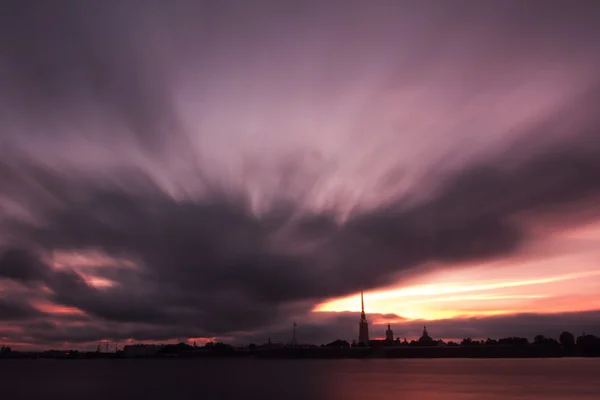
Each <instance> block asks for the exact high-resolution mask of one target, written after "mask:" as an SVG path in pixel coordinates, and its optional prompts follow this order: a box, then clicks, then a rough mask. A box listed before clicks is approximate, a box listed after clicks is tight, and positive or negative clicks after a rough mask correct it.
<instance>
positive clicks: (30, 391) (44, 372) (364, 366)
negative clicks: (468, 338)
mask: <svg viewBox="0 0 600 400" xmlns="http://www.w3.org/2000/svg"><path fill="white" fill-rule="evenodd" d="M598 371H600V359H527V360H490V359H488V360H449V359H444V360H441V359H440V360H414V359H413V360H402V359H396V360H296V361H292V360H290V361H286V360H277V361H274V360H256V361H254V360H213V361H209V360H64V361H60V360H37V361H34V360H5V361H2V362H0V382H1V386H2V387H0V392H1V393H2V394H3V395H6V397H4V396H2V398H3V399H4V398H6V399H25V400H27V399H64V400H70V399H84V398H85V399H92V400H96V399H199V398H203V399H254V398H257V399H332V400H342V399H344V400H352V399H361V400H364V399H369V400H378V399H390V398H394V399H415V400H442V399H443V400H459V399H460V400H469V399H473V400H475V399H476V400H486V399H490V400H500V399H527V400H534V399H535V400H538V399H539V400H542V399H543V400H546V399H573V400H581V399H590V400H591V399H594V400H598V399H599V398H600V374H599V372H598Z"/></svg>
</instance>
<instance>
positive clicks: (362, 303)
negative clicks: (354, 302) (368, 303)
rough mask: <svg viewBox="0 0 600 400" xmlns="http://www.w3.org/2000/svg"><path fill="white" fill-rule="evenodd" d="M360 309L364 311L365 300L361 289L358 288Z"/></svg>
mask: <svg viewBox="0 0 600 400" xmlns="http://www.w3.org/2000/svg"><path fill="white" fill-rule="evenodd" d="M360 310H361V312H362V313H363V314H364V313H365V300H364V297H363V290H362V289H360Z"/></svg>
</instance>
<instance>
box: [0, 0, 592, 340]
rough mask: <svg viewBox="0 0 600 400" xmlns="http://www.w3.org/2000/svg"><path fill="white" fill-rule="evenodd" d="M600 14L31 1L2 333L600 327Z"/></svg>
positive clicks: (6, 61) (6, 155)
mask: <svg viewBox="0 0 600 400" xmlns="http://www.w3.org/2000/svg"><path fill="white" fill-rule="evenodd" d="M599 18H600V5H599V4H598V2H595V1H584V0H582V1H578V2H570V1H566V0H564V1H563V0H559V1H554V2H551V3H549V2H546V1H541V0H540V1H538V0H529V1H512V0H507V1H502V2H497V1H490V0H477V1H475V0H472V1H467V0H452V1H442V0H439V1H438V0H425V1H383V0H382V1H371V2H362V1H353V0H350V1H318V2H317V1H314V2H313V1H302V2H299V1H298V2H294V1H262V0H257V1H253V2H239V1H227V0H225V1H186V0H178V1H167V0H165V1H160V0H146V1H142V0H126V1H116V0H114V1H113V0H108V1H103V2H95V3H90V2H80V1H75V0H57V1H54V2H39V1H34V0H31V1H29V0H19V1H17V0H14V1H13V0H9V1H7V2H5V6H4V7H3V12H2V13H1V14H0V36H1V37H2V38H3V39H2V41H1V43H0V87H2V91H0V210H1V212H0V290H1V291H0V342H1V343H3V344H7V345H10V346H11V347H14V348H17V349H29V348H32V349H33V348H82V349H84V348H85V349H88V348H89V349H95V347H96V344H97V343H98V342H99V341H106V340H109V341H113V342H114V341H119V342H120V343H146V342H165V343H166V342H175V341H187V342H190V343H191V342H193V341H199V342H200V343H203V342H206V341H209V340H219V341H226V342H231V343H239V344H247V343H250V342H255V343H264V342H266V341H267V339H268V338H271V339H272V340H274V341H288V340H290V339H291V335H292V324H293V322H294V321H295V322H296V323H297V324H298V330H297V332H298V340H299V341H301V342H308V343H326V342H330V341H333V340H335V339H338V338H341V339H345V340H349V341H350V340H353V339H356V337H357V335H358V320H359V312H360V299H359V297H360V295H359V293H360V291H361V290H364V292H365V308H366V310H365V311H366V313H367V318H368V319H369V322H370V330H371V336H372V337H374V338H377V337H383V336H384V331H385V329H386V328H387V324H388V323H389V324H391V325H392V329H393V330H394V334H395V336H397V337H401V338H405V337H406V338H409V340H410V339H414V338H418V337H419V336H420V333H421V330H422V328H423V325H427V327H428V330H429V333H430V334H431V335H432V336H433V337H435V338H444V339H447V340H449V339H456V340H460V339H461V338H463V337H473V338H487V337H496V338H498V337H505V336H526V337H529V338H532V337H533V336H534V335H536V334H538V333H540V334H545V335H548V336H553V337H557V336H558V335H559V334H560V332H562V331H564V330H568V331H572V332H573V333H575V334H581V333H582V332H586V333H596V334H600V322H599V321H600V297H598V293H600V265H599V264H598V260H600V246H599V245H598V244H600V185H599V184H598V182H600V132H599V130H600V77H599V76H598V73H597V71H599V70H600V46H599V45H598V40H597V38H598V37H599V36H600V27H599V26H598V24H597V21H598V20H599Z"/></svg>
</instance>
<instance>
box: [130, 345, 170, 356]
mask: <svg viewBox="0 0 600 400" xmlns="http://www.w3.org/2000/svg"><path fill="white" fill-rule="evenodd" d="M164 347H165V346H163V345H158V344H131V345H127V346H124V347H123V355H124V356H126V357H150V356H155V355H156V354H158V352H159V351H160V350H162V349H163V348H164Z"/></svg>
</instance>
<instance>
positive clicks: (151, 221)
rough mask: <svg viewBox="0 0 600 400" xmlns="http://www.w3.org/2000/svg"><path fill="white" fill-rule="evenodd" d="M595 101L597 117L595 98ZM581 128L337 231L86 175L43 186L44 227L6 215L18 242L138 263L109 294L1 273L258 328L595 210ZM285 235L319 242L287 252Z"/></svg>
mask: <svg viewBox="0 0 600 400" xmlns="http://www.w3.org/2000/svg"><path fill="white" fill-rule="evenodd" d="M592 99H593V100H594V101H596V100H597V98H596V97H592ZM589 100H590V98H587V101H588V102H587V104H586V105H585V106H586V107H588V110H589V111H590V113H591V112H592V111H594V110H596V109H597V106H598V104H597V102H589ZM577 104H579V103H577ZM579 106H581V107H583V105H581V104H579ZM580 122H581V120H578V121H577V123H573V124H572V125H570V126H571V128H572V131H571V132H569V133H570V134H571V137H572V138H573V139H572V140H570V141H569V142H558V143H551V144H548V145H543V146H542V145H540V146H538V148H536V149H533V150H529V155H528V157H526V158H524V159H521V160H519V161H514V162H510V161H509V162H510V164H503V163H502V160H511V157H512V156H514V155H517V154H518V151H519V149H522V148H523V147H522V146H521V147H520V148H519V149H517V150H515V151H510V152H507V153H503V154H500V155H498V156H497V157H495V158H491V159H489V160H487V161H485V162H483V163H481V164H479V165H474V166H471V167H468V168H466V169H464V170H462V171H459V172H458V173H456V174H455V175H454V176H450V177H447V178H446V179H445V180H444V182H442V184H441V185H440V186H439V187H438V188H437V189H436V190H435V191H434V192H433V193H432V195H431V196H430V197H429V198H428V199H425V200H423V201H420V202H417V203H409V202H408V201H406V200H400V201H398V202H396V203H395V204H393V205H391V206H386V207H382V208H380V209H377V210H374V211H368V212H355V213H354V214H353V215H352V216H351V217H350V219H349V220H348V221H346V222H345V223H343V224H338V223H334V222H333V219H332V218H331V217H330V216H328V215H307V216H306V217H300V218H298V217H297V216H296V217H294V215H293V214H289V213H288V214H286V215H288V216H289V217H288V219H287V220H285V219H284V221H285V222H281V223H277V224H272V223H271V221H269V219H268V218H267V220H266V221H264V220H263V219H262V217H261V216H259V215H256V214H253V213H251V212H250V210H249V205H248V202H247V201H244V200H243V197H238V198H234V199H229V198H226V197H221V196H215V197H210V198H208V199H207V200H204V201H175V200H174V199H172V198H171V197H170V196H169V195H167V194H166V193H164V192H162V191H161V190H159V189H158V188H157V187H156V186H153V185H151V184H139V182H143V181H144V180H142V179H139V176H137V175H129V176H135V177H136V179H135V181H136V182H138V184H137V185H133V184H132V185H129V186H128V185H127V178H125V182H124V183H125V184H124V185H120V184H116V183H115V184H110V183H106V182H105V183H104V184H103V185H98V186H95V185H93V184H91V182H92V181H90V182H88V183H87V185H84V186H82V187H79V188H78V194H79V195H78V196H65V195H64V192H61V193H53V192H52V189H48V190H50V192H51V193H50V194H51V196H50V198H53V199H55V200H56V199H58V202H55V203H51V204H52V205H51V206H49V207H47V208H44V207H43V203H42V204H40V206H41V211H42V213H41V215H43V223H42V224H41V225H40V224H37V225H27V224H24V223H23V222H18V221H16V220H15V221H5V224H7V226H9V227H10V229H11V230H12V231H13V232H14V234H15V235H17V237H20V239H21V242H26V241H30V242H31V243H32V244H33V243H35V244H36V245H38V246H41V247H42V248H43V249H47V250H49V249H55V250H56V249H62V250H82V249H90V248H96V249H101V250H102V251H105V252H107V253H109V254H113V255H121V256H128V257H131V258H133V259H136V260H139V263H140V268H139V269H138V270H135V271H134V270H131V271H128V272H127V273H125V274H123V275H122V276H121V280H120V281H118V282H117V285H116V286H115V287H113V288H104V289H97V288H94V287H91V286H89V285H88V284H87V283H86V282H85V281H84V280H83V278H81V277H80V276H79V275H78V274H77V273H76V272H74V271H54V272H52V273H50V272H48V271H49V270H48V271H46V272H43V270H42V269H41V268H40V262H41V261H36V260H35V259H34V258H32V257H31V256H29V255H27V254H26V253H23V252H22V251H15V250H12V251H9V252H7V253H5V256H4V258H3V260H5V261H4V262H3V263H2V269H1V271H2V273H3V276H5V277H6V278H10V279H14V280H19V279H20V280H27V279H29V280H31V279H39V277H42V276H47V278H46V282H47V284H48V285H49V287H50V288H51V289H52V290H53V292H54V294H53V296H52V300H53V301H56V302H58V303H60V304H65V305H69V306H74V307H77V308H79V309H81V310H83V311H84V312H86V313H88V314H89V315H91V316H95V317H99V318H102V319H104V320H106V321H119V322H138V323H150V324H154V325H163V326H168V325H173V326H177V327H186V326H187V327H189V329H190V330H197V331H198V333H200V332H202V333H204V334H205V335H207V336H213V335H225V334H229V333H232V332H235V331H245V330H257V329H260V328H261V327H264V326H270V325H272V324H275V323H277V321H278V320H279V321H281V320H282V318H283V320H287V318H286V316H287V315H302V314H304V313H305V312H307V311H308V310H309V309H310V307H311V306H312V304H314V303H315V302H317V301H319V300H323V299H326V298H328V297H333V296H338V295H344V294H348V293H352V292H354V291H356V290H358V289H359V288H361V286H362V287H365V288H369V287H375V286H377V285H379V284H384V283H388V282H390V280H391V279H392V278H393V277H394V276H395V275H396V274H398V273H403V272H405V271H407V270H413V269H415V268H416V267H418V266H419V265H421V264H423V263H425V262H427V261H431V260H437V261H442V262H446V263H449V264H451V263H456V262H461V261H473V260H482V259H489V258H497V257H501V256H504V255H508V254H511V253H513V252H514V251H516V250H517V249H518V247H519V246H521V245H523V244H524V242H525V240H526V239H527V226H526V225H524V222H523V221H521V220H520V217H521V216H527V217H531V216H533V217H535V216H536V215H541V216H543V218H545V219H549V220H552V216H553V213H558V215H559V216H560V222H561V223H565V221H564V220H563V219H564V218H563V217H564V216H565V214H564V213H565V212H567V213H569V212H572V211H573V210H575V211H577V207H584V210H586V211H589V210H590V208H589V204H591V203H593V202H595V201H598V199H599V197H600V189H599V187H598V185H597V182H598V181H600V157H599V155H600V152H599V151H598V150H599V149H598V143H597V136H596V132H597V131H596V128H597V126H598V125H597V121H596V120H595V119H594V118H592V119H588V120H585V121H583V122H584V124H583V125H581V124H580ZM521 145H522V143H521ZM28 168H30V166H29V165H28V164H21V165H20V166H19V168H18V170H19V171H21V173H26V171H27V170H28ZM33 169H34V170H35V166H34V168H33ZM3 176H6V174H3ZM50 176H51V179H50V180H51V181H57V182H58V181H61V179H62V182H63V183H62V184H61V185H55V186H54V187H65V186H66V187H68V182H69V175H64V176H62V175H60V174H57V175H54V176H52V175H51V174H50ZM124 176H128V175H124ZM148 181H149V180H148ZM13 182H14V181H13ZM35 184H36V185H38V184H39V185H40V186H43V187H45V185H44V182H35ZM49 187H50V188H51V187H53V186H52V185H50V186H49ZM596 211H597V210H596ZM540 213H541V214H540ZM295 214H296V215H298V213H295ZM290 232H291V233H290ZM286 234H289V235H290V236H289V237H287V236H285V235H286ZM278 235H280V236H281V235H283V236H282V237H278ZM275 239H276V240H275ZM291 239H293V243H302V242H305V241H306V242H311V241H313V240H315V239H318V241H317V243H318V244H317V245H316V246H315V247H308V248H302V247H300V249H301V250H297V249H296V247H294V246H292V247H291V249H292V250H288V247H286V246H285V245H286V243H287V241H289V240H291ZM274 242H276V243H278V244H279V245H278V246H275V247H274V246H273V243H274ZM9 261H10V262H9ZM109 271H110V270H109ZM416 271H417V272H418V269H417V270H416ZM179 330H180V331H181V332H182V333H183V331H184V330H185V329H179Z"/></svg>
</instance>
